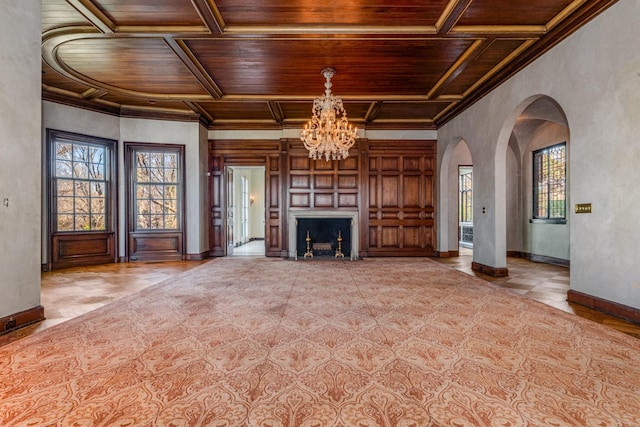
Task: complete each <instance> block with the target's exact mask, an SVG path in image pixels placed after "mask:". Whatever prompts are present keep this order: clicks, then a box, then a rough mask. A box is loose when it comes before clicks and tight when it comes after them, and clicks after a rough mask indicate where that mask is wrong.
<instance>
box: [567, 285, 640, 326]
mask: <svg viewBox="0 0 640 427" xmlns="http://www.w3.org/2000/svg"><path fill="white" fill-rule="evenodd" d="M567 301H569V302H573V303H576V304H580V305H584V306H585V307H589V308H592V309H594V310H597V311H601V312H603V313H607V314H611V315H613V316H616V317H620V318H622V319H625V320H628V321H630V322H633V323H638V324H640V309H637V308H634V307H629V306H627V305H623V304H620V303H617V302H613V301H609V300H606V299H603V298H599V297H596V296H593V295H589V294H585V293H582V292H578V291H574V290H571V289H570V290H569V291H568V292H567Z"/></svg>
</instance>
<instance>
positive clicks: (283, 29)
mask: <svg viewBox="0 0 640 427" xmlns="http://www.w3.org/2000/svg"><path fill="white" fill-rule="evenodd" d="M613 3H615V0H395V1H382V0H341V1H337V2H323V1H318V0H279V1H275V0H241V1H238V0H235V1H234V0H215V1H214V0H66V1H65V0H43V1H42V58H43V75H42V83H43V99H46V100H51V101H55V102H61V103H66V104H71V105H77V106H81V107H83V108H89V109H96V110H99V111H104V112H107V113H110V114H117V115H121V116H129V117H150V118H167V119H177V120H201V121H203V122H204V123H205V124H206V125H207V126H208V127H209V128H211V129H215V128H269V127H297V126H300V125H301V124H302V123H303V122H305V121H307V120H308V119H309V117H310V115H311V106H312V101H313V99H314V98H315V97H318V96H320V95H322V93H323V92H324V78H323V77H322V76H321V74H320V71H321V70H322V69H323V68H325V67H334V68H335V69H336V70H337V72H336V75H335V77H334V78H333V81H332V82H333V92H334V94H336V95H338V96H340V97H342V98H343V100H344V103H345V107H346V109H347V113H348V116H349V120H350V121H351V122H353V123H355V124H357V125H358V126H360V127H366V128H378V129H380V128H394V127H396V128H397V127H403V128H416V129H436V128H437V127H438V126H440V125H442V124H443V123H445V122H446V121H448V120H450V119H451V118H453V117H455V116H456V115H457V114H458V113H460V112H461V111H462V110H463V109H465V108H466V107H468V106H469V105H471V104H472V103H473V102H475V101H476V100H478V99H479V98H480V97H481V96H482V95H484V94H485V93H487V91H489V90H491V89H492V88H495V87H496V86H497V85H498V84H500V83H501V82H503V81H504V80H505V79H507V78H508V77H510V76H511V75H513V74H514V73H515V72H517V71H518V70H519V69H521V68H522V67H523V66H525V65H526V64H528V63H530V62H531V61H532V60H534V59H535V58H537V57H538V56H540V55H541V54H542V53H544V52H545V51H546V50H548V49H550V48H551V47H552V46H554V45H555V44H557V43H558V42H559V41H561V40H562V39H563V38H565V37H566V36H567V35H569V34H570V33H572V32H573V31H575V30H576V29H577V28H579V27H580V26H582V25H584V24H585V23H586V22H588V21H589V20H590V19H592V18H593V17H595V16H596V15H597V14H598V13H600V12H601V11H602V10H604V9H605V8H606V7H608V6H610V5H611V4H613ZM549 78H553V76H549Z"/></svg>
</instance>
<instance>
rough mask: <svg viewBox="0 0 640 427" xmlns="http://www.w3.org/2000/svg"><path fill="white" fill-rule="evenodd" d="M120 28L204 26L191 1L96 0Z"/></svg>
mask: <svg viewBox="0 0 640 427" xmlns="http://www.w3.org/2000/svg"><path fill="white" fill-rule="evenodd" d="M93 3H94V4H95V5H96V6H97V7H98V9H99V10H100V11H101V12H102V13H104V14H105V15H106V16H108V17H109V18H110V19H111V20H112V21H113V22H114V23H115V24H116V25H117V26H118V27H137V26H147V27H150V26H155V27H158V26H202V25H203V23H202V20H201V19H200V16H199V15H198V12H197V11H196V10H195V9H194V7H193V4H192V3H191V0H136V1H131V0H96V1H94V2H93Z"/></svg>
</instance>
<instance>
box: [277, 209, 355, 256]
mask: <svg viewBox="0 0 640 427" xmlns="http://www.w3.org/2000/svg"><path fill="white" fill-rule="evenodd" d="M300 218H349V219H351V253H350V254H346V253H345V254H344V255H345V257H346V256H347V255H348V256H349V258H350V259H351V260H352V261H354V260H357V259H358V248H359V247H360V238H359V236H360V227H359V222H358V211H352V210H343V209H341V210H337V209H329V210H320V209H305V210H290V211H289V216H288V224H290V225H289V258H290V259H298V248H297V246H296V235H297V231H298V219H300Z"/></svg>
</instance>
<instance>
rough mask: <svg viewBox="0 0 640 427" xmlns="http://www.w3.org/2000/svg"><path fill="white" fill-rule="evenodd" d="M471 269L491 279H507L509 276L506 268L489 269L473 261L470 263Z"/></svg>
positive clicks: (488, 266) (487, 266)
mask: <svg viewBox="0 0 640 427" xmlns="http://www.w3.org/2000/svg"><path fill="white" fill-rule="evenodd" d="M471 269H472V270H473V271H477V272H479V273H482V274H486V275H487V276H492V277H507V276H508V275H509V270H508V269H507V268H506V267H505V268H499V267H491V266H490V265H484V264H480V263H479V262H475V261H473V262H472V263H471Z"/></svg>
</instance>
